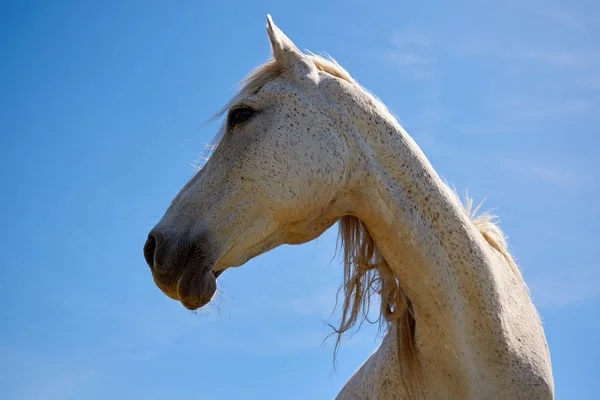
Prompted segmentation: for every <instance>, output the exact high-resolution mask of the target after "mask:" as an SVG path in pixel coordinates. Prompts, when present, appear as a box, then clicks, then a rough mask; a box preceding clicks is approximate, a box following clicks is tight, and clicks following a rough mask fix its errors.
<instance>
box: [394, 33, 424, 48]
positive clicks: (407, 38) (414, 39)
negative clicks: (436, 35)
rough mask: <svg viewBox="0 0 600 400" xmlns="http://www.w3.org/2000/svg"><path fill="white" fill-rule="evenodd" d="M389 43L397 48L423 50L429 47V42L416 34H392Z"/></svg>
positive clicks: (419, 34) (421, 35)
mask: <svg viewBox="0 0 600 400" xmlns="http://www.w3.org/2000/svg"><path fill="white" fill-rule="evenodd" d="M391 42H392V44H393V45H394V46H395V47H398V48H404V47H413V48H414V47H416V48H425V47H429V46H431V41H430V40H429V39H428V38H427V37H426V36H425V35H423V34H421V33H417V32H403V33H394V34H392V38H391Z"/></svg>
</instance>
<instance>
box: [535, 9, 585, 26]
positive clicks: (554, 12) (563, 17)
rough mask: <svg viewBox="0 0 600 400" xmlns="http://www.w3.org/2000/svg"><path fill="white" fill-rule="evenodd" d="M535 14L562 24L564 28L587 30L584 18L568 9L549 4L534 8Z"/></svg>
mask: <svg viewBox="0 0 600 400" xmlns="http://www.w3.org/2000/svg"><path fill="white" fill-rule="evenodd" d="M532 11H533V13H534V14H537V15H539V16H540V17H543V18H544V19H546V20H548V21H549V22H552V23H555V24H557V25H560V26H562V27H564V28H567V29H571V30H575V31H585V30H586V26H585V23H584V22H583V20H582V19H581V18H580V17H579V16H577V15H575V14H573V13H571V12H568V11H565V10H560V9H558V8H555V7H547V6H539V7H535V6H534V8H533V9H532Z"/></svg>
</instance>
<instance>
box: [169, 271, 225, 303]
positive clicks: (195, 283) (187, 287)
mask: <svg viewBox="0 0 600 400" xmlns="http://www.w3.org/2000/svg"><path fill="white" fill-rule="evenodd" d="M216 291H217V274H216V273H214V272H213V271H212V269H209V270H201V269H197V268H189V269H187V270H186V271H185V272H184V273H183V275H182V276H181V278H179V281H178V282H177V300H179V301H180V302H181V304H182V305H183V306H184V307H185V308H187V309H188V310H197V309H199V308H200V307H203V306H205V305H206V304H208V303H209V302H210V301H211V300H212V298H213V296H214V295H215V293H216Z"/></svg>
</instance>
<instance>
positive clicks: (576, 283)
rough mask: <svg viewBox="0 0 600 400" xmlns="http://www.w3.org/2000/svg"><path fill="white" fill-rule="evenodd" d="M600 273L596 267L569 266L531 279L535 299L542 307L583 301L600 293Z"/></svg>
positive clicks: (530, 284)
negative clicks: (562, 270) (560, 270)
mask: <svg viewBox="0 0 600 400" xmlns="http://www.w3.org/2000/svg"><path fill="white" fill-rule="evenodd" d="M599 282H600V273H599V272H598V271H597V270H596V269H595V268H588V269H576V268H569V269H568V271H565V272H563V273H561V274H553V275H552V274H550V275H547V276H543V277H537V278H532V279H530V280H529V289H530V290H531V293H532V298H533V301H534V302H535V303H536V304H537V305H538V306H540V307H547V308H554V307H564V306H567V305H570V304H577V303H582V302H584V301H586V300H588V299H591V298H593V297H596V296H598V295H599V294H600V284H599Z"/></svg>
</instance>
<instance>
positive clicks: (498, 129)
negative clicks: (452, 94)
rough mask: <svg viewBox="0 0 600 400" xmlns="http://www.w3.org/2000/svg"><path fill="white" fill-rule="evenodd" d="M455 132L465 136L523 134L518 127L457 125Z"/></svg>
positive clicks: (523, 130)
mask: <svg viewBox="0 0 600 400" xmlns="http://www.w3.org/2000/svg"><path fill="white" fill-rule="evenodd" d="M455 129H456V131H457V132H459V133H462V134H465V135H506V134H514V133H524V132H525V129H524V128H523V127H519V126H482V125H473V124H459V125H457V126H456V128H455Z"/></svg>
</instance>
